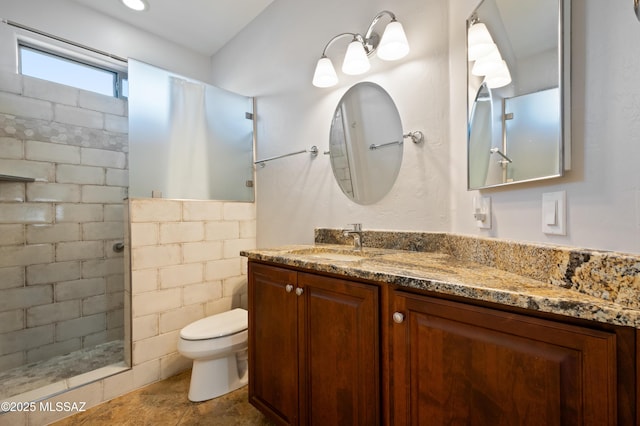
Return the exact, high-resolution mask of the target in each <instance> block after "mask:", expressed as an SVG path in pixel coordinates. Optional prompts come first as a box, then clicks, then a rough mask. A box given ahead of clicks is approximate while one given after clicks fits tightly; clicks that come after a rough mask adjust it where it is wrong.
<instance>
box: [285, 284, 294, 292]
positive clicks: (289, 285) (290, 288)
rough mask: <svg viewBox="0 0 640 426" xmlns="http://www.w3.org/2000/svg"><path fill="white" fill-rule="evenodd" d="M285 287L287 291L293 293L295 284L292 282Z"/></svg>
mask: <svg viewBox="0 0 640 426" xmlns="http://www.w3.org/2000/svg"><path fill="white" fill-rule="evenodd" d="M284 289H285V290H286V291H287V293H291V292H292V291H293V286H292V285H291V284H287V285H286V286H284Z"/></svg>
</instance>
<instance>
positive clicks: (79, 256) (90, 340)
mask: <svg viewBox="0 0 640 426" xmlns="http://www.w3.org/2000/svg"><path fill="white" fill-rule="evenodd" d="M127 132H128V118H127V104H126V101H123V100H119V99H115V98H112V97H108V96H103V95H99V94H95V93H93V92H87V91H83V90H78V89H75V88H71V87H68V86H63V85H58V84H55V83H50V82H47V81H43V80H39V79H34V78H30V77H23V76H20V75H17V74H11V73H0V174H5V175H18V176H26V177H32V178H35V179H36V182H33V183H6V182H0V370H4V369H8V368H12V367H16V366H19V365H22V364H24V363H30V362H34V361H38V360H41V359H46V358H49V357H51V356H54V355H57V354H62V353H67V352H69V351H72V350H76V349H80V348H83V347H89V346H93V345H95V344H100V343H104V342H107V341H111V340H114V339H122V338H123V324H124V316H123V307H124V302H123V299H124V284H123V281H124V280H123V274H124V267H123V264H124V261H123V257H122V254H121V253H115V252H114V251H113V249H112V246H113V244H114V243H116V242H118V241H122V240H123V235H124V226H123V198H125V197H126V188H127V186H128V170H127V150H128V149H127V148H128V141H127Z"/></svg>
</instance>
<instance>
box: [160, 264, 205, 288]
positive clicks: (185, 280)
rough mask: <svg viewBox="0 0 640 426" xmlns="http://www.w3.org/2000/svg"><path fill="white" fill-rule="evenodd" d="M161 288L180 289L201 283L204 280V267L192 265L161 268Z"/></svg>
mask: <svg viewBox="0 0 640 426" xmlns="http://www.w3.org/2000/svg"><path fill="white" fill-rule="evenodd" d="M159 273H160V287H161V288H170V287H179V286H183V285H186V284H193V283H200V282H202V280H203V279H204V265H203V264H201V263H191V264H186V265H177V266H170V267H167V268H160V270H159Z"/></svg>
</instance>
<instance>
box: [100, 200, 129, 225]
mask: <svg viewBox="0 0 640 426" xmlns="http://www.w3.org/2000/svg"><path fill="white" fill-rule="evenodd" d="M104 220H105V222H109V221H124V220H125V218H124V204H122V203H120V204H107V205H105V206H104Z"/></svg>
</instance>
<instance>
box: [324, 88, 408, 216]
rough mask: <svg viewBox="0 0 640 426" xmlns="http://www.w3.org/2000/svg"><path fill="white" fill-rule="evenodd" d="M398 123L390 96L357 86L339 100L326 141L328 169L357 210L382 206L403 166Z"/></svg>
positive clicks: (379, 90)
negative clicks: (362, 206) (377, 204)
mask: <svg viewBox="0 0 640 426" xmlns="http://www.w3.org/2000/svg"><path fill="white" fill-rule="evenodd" d="M402 147H403V138H402V123H401V121H400V114H399V112H398V109H397V108H396V105H395V104H394V102H393V99H391V96H389V94H388V93H387V92H386V91H385V90H384V89H383V88H382V87H380V86H379V85H377V84H374V83H369V82H365V83H358V84H356V85H354V86H353V87H351V88H350V89H349V90H348V91H347V92H346V93H345V94H344V96H343V97H342V99H340V102H339V103H338V106H337V107H336V110H335V112H334V114H333V120H332V122H331V132H330V136H329V154H330V157H331V168H332V169H333V175H334V177H335V179H336V182H337V183H338V185H339V186H340V189H342V192H344V194H345V195H346V196H347V197H349V199H351V200H353V201H354V202H356V203H358V204H372V203H375V202H376V201H379V200H381V199H382V198H383V197H384V196H385V195H386V194H387V193H388V192H389V190H390V189H391V187H392V186H393V184H394V182H395V181H396V178H397V176H398V172H399V171H400V165H401V163H402Z"/></svg>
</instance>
